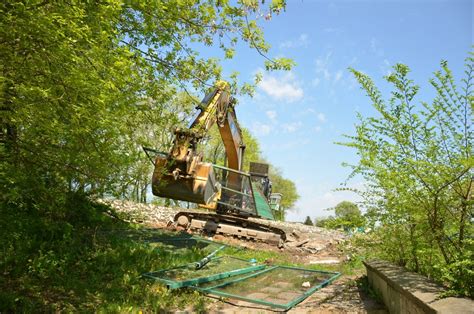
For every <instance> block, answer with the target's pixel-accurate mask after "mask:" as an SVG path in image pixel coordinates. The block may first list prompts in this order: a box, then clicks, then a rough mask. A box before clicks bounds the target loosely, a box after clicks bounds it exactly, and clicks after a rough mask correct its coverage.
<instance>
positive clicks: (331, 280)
mask: <svg viewBox="0 0 474 314" xmlns="http://www.w3.org/2000/svg"><path fill="white" fill-rule="evenodd" d="M340 275H341V273H336V274H335V275H334V276H332V277H331V278H329V279H326V280H325V281H323V282H322V283H320V284H319V285H317V286H314V287H312V288H311V289H309V290H308V291H306V292H305V293H304V294H302V295H301V296H299V297H297V298H296V299H294V300H292V301H291V302H289V303H287V304H286V306H287V310H289V309H290V308H292V307H293V306H295V305H296V304H298V303H300V302H301V301H303V300H304V299H306V298H307V297H309V296H310V295H312V294H313V293H315V292H316V291H317V290H319V289H321V288H323V287H325V286H327V285H328V284H330V283H331V282H333V281H334V280H335V279H336V278H338V277H339V276H340Z"/></svg>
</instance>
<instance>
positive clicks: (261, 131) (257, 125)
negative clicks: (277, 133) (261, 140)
mask: <svg viewBox="0 0 474 314" xmlns="http://www.w3.org/2000/svg"><path fill="white" fill-rule="evenodd" d="M271 131H272V126H271V125H268V124H264V123H261V122H258V121H257V122H254V123H253V124H252V132H253V133H254V134H255V135H257V136H265V135H268V134H270V132H271Z"/></svg>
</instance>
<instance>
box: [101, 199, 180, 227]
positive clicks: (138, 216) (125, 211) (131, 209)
mask: <svg viewBox="0 0 474 314" xmlns="http://www.w3.org/2000/svg"><path fill="white" fill-rule="evenodd" d="M98 202H99V203H102V204H107V205H109V206H110V207H112V208H113V209H114V210H115V211H117V213H118V214H119V217H120V218H121V219H123V220H125V221H129V222H133V223H143V224H147V225H155V224H163V223H165V224H167V223H168V222H169V221H172V220H173V217H174V215H175V214H176V213H177V212H178V210H177V209H173V208H170V207H165V206H158V205H154V204H144V203H136V202H132V201H122V200H108V199H107V200H105V199H99V200H98Z"/></svg>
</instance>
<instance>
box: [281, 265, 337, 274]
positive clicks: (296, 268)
mask: <svg viewBox="0 0 474 314" xmlns="http://www.w3.org/2000/svg"><path fill="white" fill-rule="evenodd" d="M278 267H280V268H286V269H294V270H304V271H310V272H313V273H323V274H333V275H336V274H339V275H340V274H341V273H339V272H337V271H326V270H318V269H308V268H301V267H295V266H278Z"/></svg>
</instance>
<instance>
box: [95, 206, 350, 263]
mask: <svg viewBox="0 0 474 314" xmlns="http://www.w3.org/2000/svg"><path fill="white" fill-rule="evenodd" d="M98 201H99V202H101V203H104V204H107V205H110V206H111V207H112V208H113V209H114V210H115V211H116V213H111V214H113V215H117V216H118V217H120V218H121V219H123V220H125V221H129V222H133V223H141V224H146V225H150V226H155V227H156V226H158V227H165V226H170V225H172V224H173V223H172V221H173V218H174V216H175V215H176V213H178V212H179V211H183V210H186V209H183V208H170V207H165V206H159V205H154V204H143V203H135V202H131V201H121V200H104V199H100V200H98ZM249 220H252V221H255V222H259V223H263V224H267V225H271V226H274V227H277V228H280V229H283V230H284V231H285V232H286V234H287V241H286V243H285V247H284V250H289V251H291V252H297V253H300V254H303V255H318V256H322V257H325V256H327V255H328V254H329V255H331V256H334V255H339V254H340V252H338V249H337V244H339V243H341V242H344V241H345V239H346V235H345V234H344V233H342V232H340V231H337V230H328V229H324V228H319V227H315V226H307V225H304V224H302V223H296V222H282V221H269V220H264V219H256V218H249ZM170 222H171V224H170ZM215 237H216V236H215ZM337 253H339V254H337Z"/></svg>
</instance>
